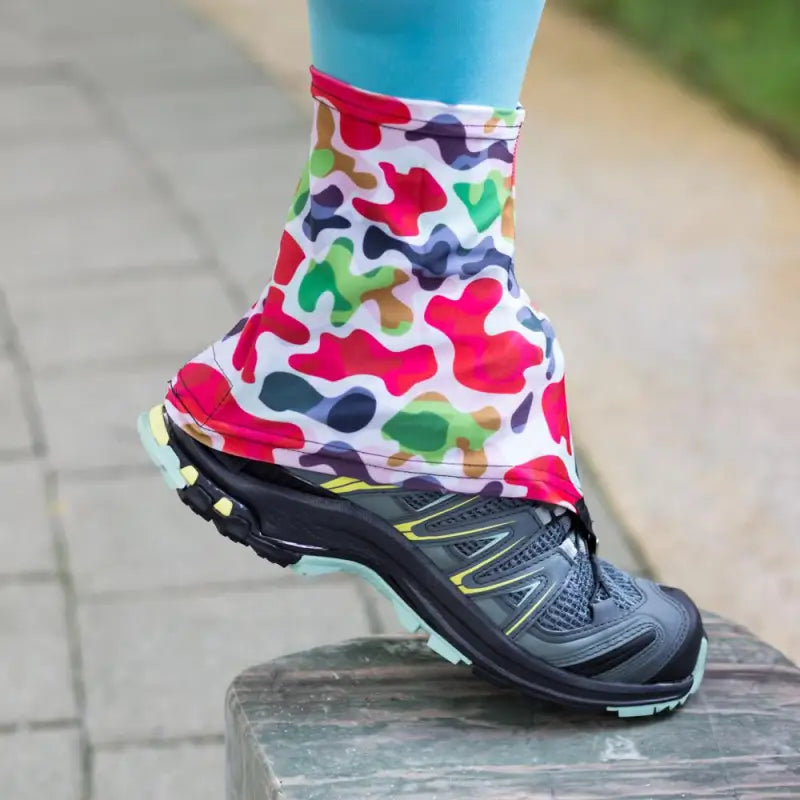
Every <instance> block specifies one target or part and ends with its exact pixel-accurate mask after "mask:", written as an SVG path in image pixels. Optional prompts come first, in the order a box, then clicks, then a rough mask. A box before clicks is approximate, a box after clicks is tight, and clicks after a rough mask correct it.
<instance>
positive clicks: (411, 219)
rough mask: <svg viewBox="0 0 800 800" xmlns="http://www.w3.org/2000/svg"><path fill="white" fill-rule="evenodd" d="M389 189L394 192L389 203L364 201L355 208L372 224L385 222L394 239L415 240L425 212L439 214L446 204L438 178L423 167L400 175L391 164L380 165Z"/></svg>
mask: <svg viewBox="0 0 800 800" xmlns="http://www.w3.org/2000/svg"><path fill="white" fill-rule="evenodd" d="M380 168H381V169H382V170H383V174H384V175H385V177H386V185H387V186H388V187H389V188H390V189H391V190H392V191H393V192H394V200H392V201H391V202H389V203H372V202H370V201H369V200H364V199H362V198H361V197H356V198H355V199H354V200H353V208H354V209H355V210H356V211H358V213H359V214H361V216H363V217H366V219H371V220H372V221H373V222H383V223H384V224H386V225H387V226H388V227H389V229H390V230H391V231H392V233H393V234H395V236H416V235H417V234H418V233H419V218H420V216H421V215H422V214H424V213H425V212H426V211H438V210H439V209H441V208H444V207H445V205H446V204H447V195H446V194H445V193H444V189H442V187H441V186H440V185H439V184H438V183H437V182H436V178H434V177H433V175H431V174H430V172H428V170H426V169H423V168H422V167H412V168H411V169H410V170H409V171H408V172H398V171H397V170H396V169H395V168H394V166H393V165H392V164H388V163H386V162H385V161H381V162H380Z"/></svg>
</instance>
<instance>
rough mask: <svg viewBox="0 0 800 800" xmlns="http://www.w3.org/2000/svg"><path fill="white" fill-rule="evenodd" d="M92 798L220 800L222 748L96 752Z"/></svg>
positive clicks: (183, 746) (201, 746)
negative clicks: (93, 794)
mask: <svg viewBox="0 0 800 800" xmlns="http://www.w3.org/2000/svg"><path fill="white" fill-rule="evenodd" d="M94 791H95V797H97V798H102V800H141V798H147V800H178V799H179V798H180V799H182V798H187V800H188V799H189V798H191V800H222V798H223V797H224V796H225V746H224V745H223V744H178V745H175V746H161V747H126V748H125V749H123V750H110V751H105V750H99V751H97V752H96V753H95V757H94Z"/></svg>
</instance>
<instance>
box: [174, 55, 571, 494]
mask: <svg viewBox="0 0 800 800" xmlns="http://www.w3.org/2000/svg"><path fill="white" fill-rule="evenodd" d="M312 78H313V80H312V95H313V97H314V98H315V115H314V126H313V133H312V141H311V153H310V156H309V159H308V164H307V166H306V168H305V171H304V173H303V175H302V177H301V179H300V183H299V185H298V188H297V192H296V195H295V197H294V199H293V201H292V205H291V209H290V212H289V218H288V221H287V223H286V228H285V230H284V233H283V237H282V240H281V244H280V251H279V253H278V258H277V263H276V265H275V271H274V274H273V277H272V280H271V282H270V283H269V285H268V286H267V287H266V289H265V290H264V292H263V294H262V296H261V297H260V298H259V300H258V301H257V302H256V303H255V304H254V305H253V307H252V308H251V309H250V311H249V312H248V314H247V316H245V317H244V319H242V320H241V321H240V322H239V323H238V324H237V325H236V326H235V327H234V328H233V330H232V331H230V333H228V334H227V335H226V336H225V337H223V338H222V339H221V340H220V341H218V342H216V343H215V344H213V345H212V346H211V347H209V348H208V349H207V350H205V351H204V352H203V353H201V354H200V355H199V356H197V358H195V359H194V360H193V361H191V362H189V363H188V364H186V365H185V366H184V367H183V368H182V369H181V370H180V371H179V372H178V374H177V376H176V377H175V380H174V382H173V383H172V384H171V387H170V391H169V393H168V395H167V410H168V413H169V415H170V417H171V418H172V419H173V421H175V422H176V423H177V424H178V425H180V426H181V427H182V428H183V429H184V430H186V431H187V432H188V433H189V434H191V435H192V436H194V437H195V438H198V439H200V440H201V441H203V442H205V443H206V444H208V445H210V446H211V447H213V448H216V449H218V450H222V451H225V452H228V453H234V454H236V455H240V456H245V457H247V458H251V459H257V460H261V461H269V462H274V463H277V464H282V465H284V466H288V467H302V468H306V469H311V470H318V471H324V472H328V473H333V474H334V475H342V476H348V477H355V478H359V479H362V480H366V481H369V482H371V483H379V484H394V485H398V484H402V485H404V486H406V487H409V488H412V487H413V488H435V489H443V490H447V491H453V492H463V493H469V494H476V493H481V494H488V495H501V494H502V495H506V496H512V497H529V498H532V499H535V500H541V501H545V502H551V503H559V504H561V505H566V506H569V507H571V506H573V505H574V503H575V502H576V501H577V500H578V499H579V498H580V496H581V492H580V488H579V487H580V484H579V482H578V476H577V472H576V468H575V460H574V456H573V451H572V440H571V436H570V429H569V423H568V419H567V408H566V400H565V393H564V362H563V357H562V354H561V349H560V347H559V345H558V342H557V341H556V338H555V335H554V333H553V329H552V327H551V325H550V322H549V321H548V319H547V318H546V317H545V316H543V315H542V314H541V313H540V312H538V311H536V310H535V309H533V308H532V307H531V305H530V301H529V299H528V297H527V296H526V294H525V292H524V291H522V290H521V289H520V287H519V286H518V285H517V282H516V279H515V277H514V267H513V264H514V154H515V150H516V143H517V135H518V133H519V128H520V125H521V123H522V119H523V112H522V110H521V109H517V110H512V111H498V110H494V109H491V108H487V107H481V106H460V105H458V106H453V105H444V104H441V103H436V102H430V101H419V100H404V99H398V98H394V97H387V96H383V95H378V94H373V93H371V92H366V91H362V90H360V89H356V88H354V87H352V86H348V85H346V84H343V83H341V82H339V81H337V80H335V79H333V78H331V77H329V76H327V75H323V74H321V73H319V72H317V71H315V70H312Z"/></svg>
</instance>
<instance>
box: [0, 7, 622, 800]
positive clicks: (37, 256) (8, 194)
mask: <svg viewBox="0 0 800 800" xmlns="http://www.w3.org/2000/svg"><path fill="white" fill-rule="evenodd" d="M307 129H308V119H307V117H305V116H303V114H302V113H301V112H298V111H296V110H294V107H293V106H292V104H291V103H289V102H288V101H287V100H286V99H285V98H284V96H283V94H282V92H281V90H279V89H278V88H276V86H275V85H274V84H273V83H272V82H271V80H270V78H269V76H267V75H266V74H265V73H264V72H263V71H262V69H261V68H259V67H256V66H255V65H254V64H253V63H251V62H250V61H248V60H247V58H246V57H245V56H244V55H243V54H242V53H241V52H239V51H238V50H237V49H236V47H235V46H234V45H232V44H231V43H230V42H229V41H228V40H227V39H226V38H225V37H224V36H223V35H222V34H220V33H218V32H217V31H215V30H213V29H211V28H210V27H208V26H207V25H206V24H205V23H202V22H200V21H199V20H198V19H197V18H195V17H194V16H192V15H191V14H190V13H188V12H186V11H184V10H182V9H181V8H180V7H178V6H177V5H172V4H169V3H164V2H163V1H162V0H137V2H135V3H131V2H123V0H63V1H62V2H53V0H6V2H4V3H3V4H2V6H0V247H1V248H2V250H0V253H1V257H2V268H0V292H1V293H2V294H0V506H2V508H3V510H4V512H5V513H4V515H3V522H2V524H0V680H1V681H2V685H3V687H4V688H5V690H4V691H3V692H2V694H0V787H1V788H0V796H2V798H3V800H28V798H37V800H41V798H47V799H48V800H128V798H134V797H135V798H137V799H138V798H143V797H144V798H148V800H161V799H162V798H171V799H172V798H178V797H181V798H182V797H191V798H193V800H206V798H208V800H211V798H216V799H217V800H218V799H219V798H221V797H222V792H223V789H222V787H223V781H224V771H223V739H222V737H223V733H222V732H223V713H222V708H223V696H224V691H225V688H226V686H227V684H228V683H229V682H230V680H231V679H232V678H233V677H234V675H235V674H236V673H238V672H239V671H241V670H242V669H244V668H245V667H247V666H250V665H252V664H254V663H258V662H262V661H264V660H267V659H269V658H271V657H274V656H277V655H279V654H284V653H287V652H290V651H293V650H297V649H301V648H305V647H308V646H311V645H316V644H321V643H325V642H332V641H336V640H339V639H342V638H346V637H351V636H358V635H363V634H366V633H373V632H381V631H392V630H396V629H397V625H396V623H395V621H394V619H393V617H392V615H391V614H390V613H389V611H388V609H387V607H386V605H385V604H384V602H383V601H382V600H381V599H379V598H377V597H376V596H374V595H373V594H372V592H371V590H368V589H365V588H364V587H362V586H360V585H357V584H356V583H354V582H353V581H351V580H350V579H349V578H338V577H335V576H334V577H332V578H327V579H318V580H317V581H316V582H310V583H301V581H300V580H299V579H296V578H295V577H293V576H292V575H288V574H285V573H284V572H282V571H281V570H279V569H277V568H271V567H269V566H268V565H267V564H266V563H265V562H261V561H259V559H257V558H255V557H254V556H253V555H252V554H251V553H249V552H248V551H246V550H245V549H244V548H237V547H234V546H233V545H232V544H231V543H229V542H227V541H225V540H223V539H221V537H218V536H217V535H216V533H215V532H214V530H213V529H212V528H210V527H209V526H207V525H206V524H204V523H202V522H201V521H200V520H198V519H197V518H196V517H193V516H192V515H191V514H189V513H187V512H186V511H185V510H184V509H183V507H182V506H181V505H180V504H179V503H178V502H177V501H176V500H175V499H174V497H173V496H171V495H170V493H168V492H167V490H166V489H165V487H164V486H163V485H162V484H161V481H160V478H159V477H158V476H157V474H156V473H155V471H154V470H153V469H151V468H150V467H149V465H148V464H147V463H146V460H145V457H144V455H143V453H142V452H141V450H140V448H139V445H138V440H137V437H136V433H135V428H134V422H135V417H136V415H137V414H138V412H139V411H140V410H142V409H144V408H146V407H148V406H149V405H150V404H152V403H153V402H154V401H155V400H157V399H158V398H159V397H161V396H162V394H163V391H164V387H165V383H166V379H167V378H168V377H169V376H170V375H171V374H172V372H173V371H174V369H175V367H176V366H178V365H179V364H180V363H182V361H183V360H184V359H185V358H187V357H190V356H192V355H193V354H194V353H196V352H197V351H198V350H200V349H201V348H202V347H203V346H205V344H206V343H207V342H208V341H209V340H211V339H213V338H216V336H217V335H218V334H219V332H220V331H221V330H225V329H227V328H228V327H230V325H231V323H232V322H234V321H235V320H236V319H237V318H238V316H239V314H238V312H239V311H240V310H242V309H243V308H245V307H246V306H247V305H248V304H249V302H250V301H251V300H252V298H253V297H254V296H255V295H256V294H257V293H258V292H259V291H260V289H261V287H262V286H263V284H264V283H265V281H266V279H267V278H268V275H269V272H270V270H271V263H272V258H273V253H274V251H275V249H276V245H277V238H278V236H279V234H280V224H281V220H282V219H283V217H284V214H285V209H286V205H287V202H288V198H289V197H290V195H291V192H292V190H293V188H294V184H295V182H296V178H297V174H298V171H299V167H300V164H301V162H302V159H303V157H304V154H305V150H306V142H307ZM585 471H586V470H585ZM590 477H591V476H590ZM590 483H591V482H590ZM590 491H592V492H593V489H591V487H590ZM594 505H595V508H596V509H597V511H596V513H597V515H598V516H599V517H600V518H601V520H602V522H603V524H602V525H601V527H602V529H603V530H604V531H605V532H606V538H607V541H606V544H605V548H604V549H605V552H606V553H607V554H609V555H611V556H612V557H614V558H616V559H617V560H618V561H620V562H622V563H623V564H624V565H626V566H637V562H636V559H635V558H634V557H633V554H632V553H631V551H630V550H628V549H626V546H625V541H624V539H623V538H622V537H620V535H619V531H618V528H617V527H616V526H615V524H614V520H613V518H612V517H611V516H610V515H609V514H608V512H607V511H606V509H605V507H604V505H603V504H602V503H601V502H600V501H599V500H597V499H595V502H594Z"/></svg>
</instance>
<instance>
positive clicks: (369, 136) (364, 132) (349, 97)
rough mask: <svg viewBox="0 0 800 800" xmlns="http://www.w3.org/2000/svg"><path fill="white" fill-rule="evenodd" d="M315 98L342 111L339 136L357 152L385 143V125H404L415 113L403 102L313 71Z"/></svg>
mask: <svg viewBox="0 0 800 800" xmlns="http://www.w3.org/2000/svg"><path fill="white" fill-rule="evenodd" d="M311 94H312V95H313V96H314V97H317V98H320V99H322V100H327V102H328V103H329V104H330V105H332V106H333V107H334V108H336V109H338V110H339V111H341V119H340V123H339V125H340V127H339V133H340V134H341V136H342V141H343V142H344V143H345V144H346V145H347V146H348V147H352V148H353V150H371V149H372V148H373V147H377V146H378V145H379V144H380V143H381V129H380V127H379V126H380V125H382V124H387V123H388V124H391V123H394V124H395V125H404V124H405V123H407V122H410V121H411V111H410V110H409V108H408V106H407V105H406V104H405V103H403V102H402V101H401V100H397V99H396V98H394V97H386V96H384V95H380V94H371V93H368V92H365V91H363V90H361V89H356V88H354V87H352V86H349V85H348V84H346V83H342V82H341V81H337V80H336V78H331V77H330V75H325V74H324V73H322V72H318V71H317V70H315V69H314V68H313V67H312V68H311Z"/></svg>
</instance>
